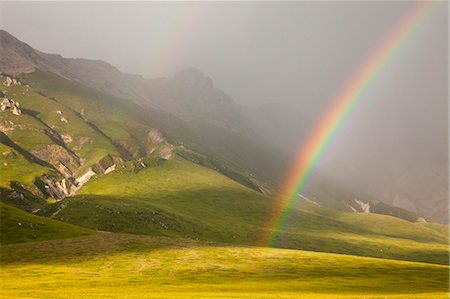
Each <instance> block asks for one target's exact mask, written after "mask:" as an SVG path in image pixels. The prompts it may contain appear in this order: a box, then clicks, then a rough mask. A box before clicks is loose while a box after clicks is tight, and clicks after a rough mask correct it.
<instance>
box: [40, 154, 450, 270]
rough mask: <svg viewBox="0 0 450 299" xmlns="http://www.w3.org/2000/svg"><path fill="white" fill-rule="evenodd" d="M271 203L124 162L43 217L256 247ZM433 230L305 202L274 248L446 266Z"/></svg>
mask: <svg viewBox="0 0 450 299" xmlns="http://www.w3.org/2000/svg"><path fill="white" fill-rule="evenodd" d="M272 204H273V203H272V200H271V199H270V198H268V197H265V196H263V195H262V194H260V193H257V192H255V191H253V190H251V189H249V188H246V187H244V186H242V185H240V184H237V183H236V182H234V181H232V180H230V179H228V178H227V177H225V176H223V175H221V174H219V173H217V172H215V171H213V170H211V169H208V168H204V167H201V166H198V165H195V164H193V163H190V162H188V161H185V160H183V159H181V158H174V159H172V160H170V161H162V163H160V164H157V165H154V167H148V168H143V169H138V170H136V169H134V168H132V167H131V165H130V163H128V164H126V168H119V169H118V170H116V171H115V172H113V173H110V174H108V175H106V176H102V177H98V178H95V179H93V180H92V181H90V182H89V183H88V184H87V185H85V186H84V187H83V188H82V189H81V190H80V192H79V194H78V195H77V196H75V197H73V198H68V199H65V200H63V201H61V202H60V203H58V204H55V205H52V206H50V207H49V208H48V209H47V210H46V211H44V212H43V213H44V215H46V216H52V215H53V217H54V218H55V219H58V220H61V221H66V222H70V223H73V224H76V225H80V226H85V227H89V228H92V229H96V230H105V231H114V232H124V233H137V234H149V235H160V236H170V237H189V238H192V239H199V240H206V241H217V242H226V243H231V244H245V245H254V244H256V243H257V241H258V238H259V236H260V235H261V233H262V231H263V230H265V229H273V228H266V227H265V225H266V219H267V218H268V214H269V213H270V210H271V208H272ZM60 207H63V209H61V210H60V211H59V212H58V214H57V215H54V213H55V211H57V210H58V209H59V208H60ZM434 226H436V227H438V229H436V228H435V227H430V225H427V224H420V223H410V222H407V221H404V220H401V219H397V218H394V217H390V216H384V215H368V214H364V213H356V214H350V213H345V212H339V211H335V210H331V209H326V208H323V207H317V206H315V205H313V204H303V205H300V206H298V207H297V208H296V209H294V210H293V212H292V214H291V216H290V217H289V219H288V221H287V224H286V226H284V227H283V228H282V229H281V230H280V232H279V237H278V240H277V243H276V246H277V247H281V248H294V249H305V250H314V251H323V252H334V253H345V254H352V255H361V256H372V257H383V258H391V259H401V260H410V261H422V262H431V263H437V264H447V263H448V255H449V248H448V235H447V234H446V232H445V229H442V228H441V226H439V225H434ZM442 227H443V226H442Z"/></svg>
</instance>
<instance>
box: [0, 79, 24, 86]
mask: <svg viewBox="0 0 450 299" xmlns="http://www.w3.org/2000/svg"><path fill="white" fill-rule="evenodd" d="M3 85H6V86H7V87H9V86H11V85H22V83H20V81H19V80H17V79H16V78H12V77H10V76H5V81H4V82H3Z"/></svg>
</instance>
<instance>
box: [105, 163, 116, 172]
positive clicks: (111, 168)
mask: <svg viewBox="0 0 450 299" xmlns="http://www.w3.org/2000/svg"><path fill="white" fill-rule="evenodd" d="M114 170H116V164H113V165H112V166H110V167H108V168H106V170H105V172H104V174H108V173H110V172H113V171H114Z"/></svg>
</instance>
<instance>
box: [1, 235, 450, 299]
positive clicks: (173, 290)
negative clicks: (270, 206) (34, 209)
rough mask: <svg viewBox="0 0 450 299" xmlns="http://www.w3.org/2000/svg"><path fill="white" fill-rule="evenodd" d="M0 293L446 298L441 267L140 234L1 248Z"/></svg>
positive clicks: (30, 295)
mask: <svg viewBox="0 0 450 299" xmlns="http://www.w3.org/2000/svg"><path fill="white" fill-rule="evenodd" d="M0 249H1V257H2V259H1V270H0V273H1V277H2V281H1V290H0V295H1V296H2V297H3V298H11V299H12V298H78V297H84V298H447V297H448V273H449V268H448V266H441V265H432V264H424V263H415V262H403V261H395V260H384V259H376V258H366V257H356V256H348V255H338V254H329V253H317V252H308V251H298V250H287V249H274V248H262V247H248V246H229V245H222V244H215V243H204V242H196V241H193V240H188V239H172V238H164V237H149V236H140V235H127V234H112V233H99V234H97V235H94V236H88V237H79V238H72V239H64V240H54V241H45V242H35V243H27V244H15V245H7V246H2V247H1V248H0Z"/></svg>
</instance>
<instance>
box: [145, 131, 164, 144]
mask: <svg viewBox="0 0 450 299" xmlns="http://www.w3.org/2000/svg"><path fill="white" fill-rule="evenodd" d="M148 139H149V141H150V142H151V143H153V144H160V143H161V142H163V141H164V136H163V134H162V133H161V132H160V131H159V130H157V129H154V128H152V129H150V130H149V131H148Z"/></svg>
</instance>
